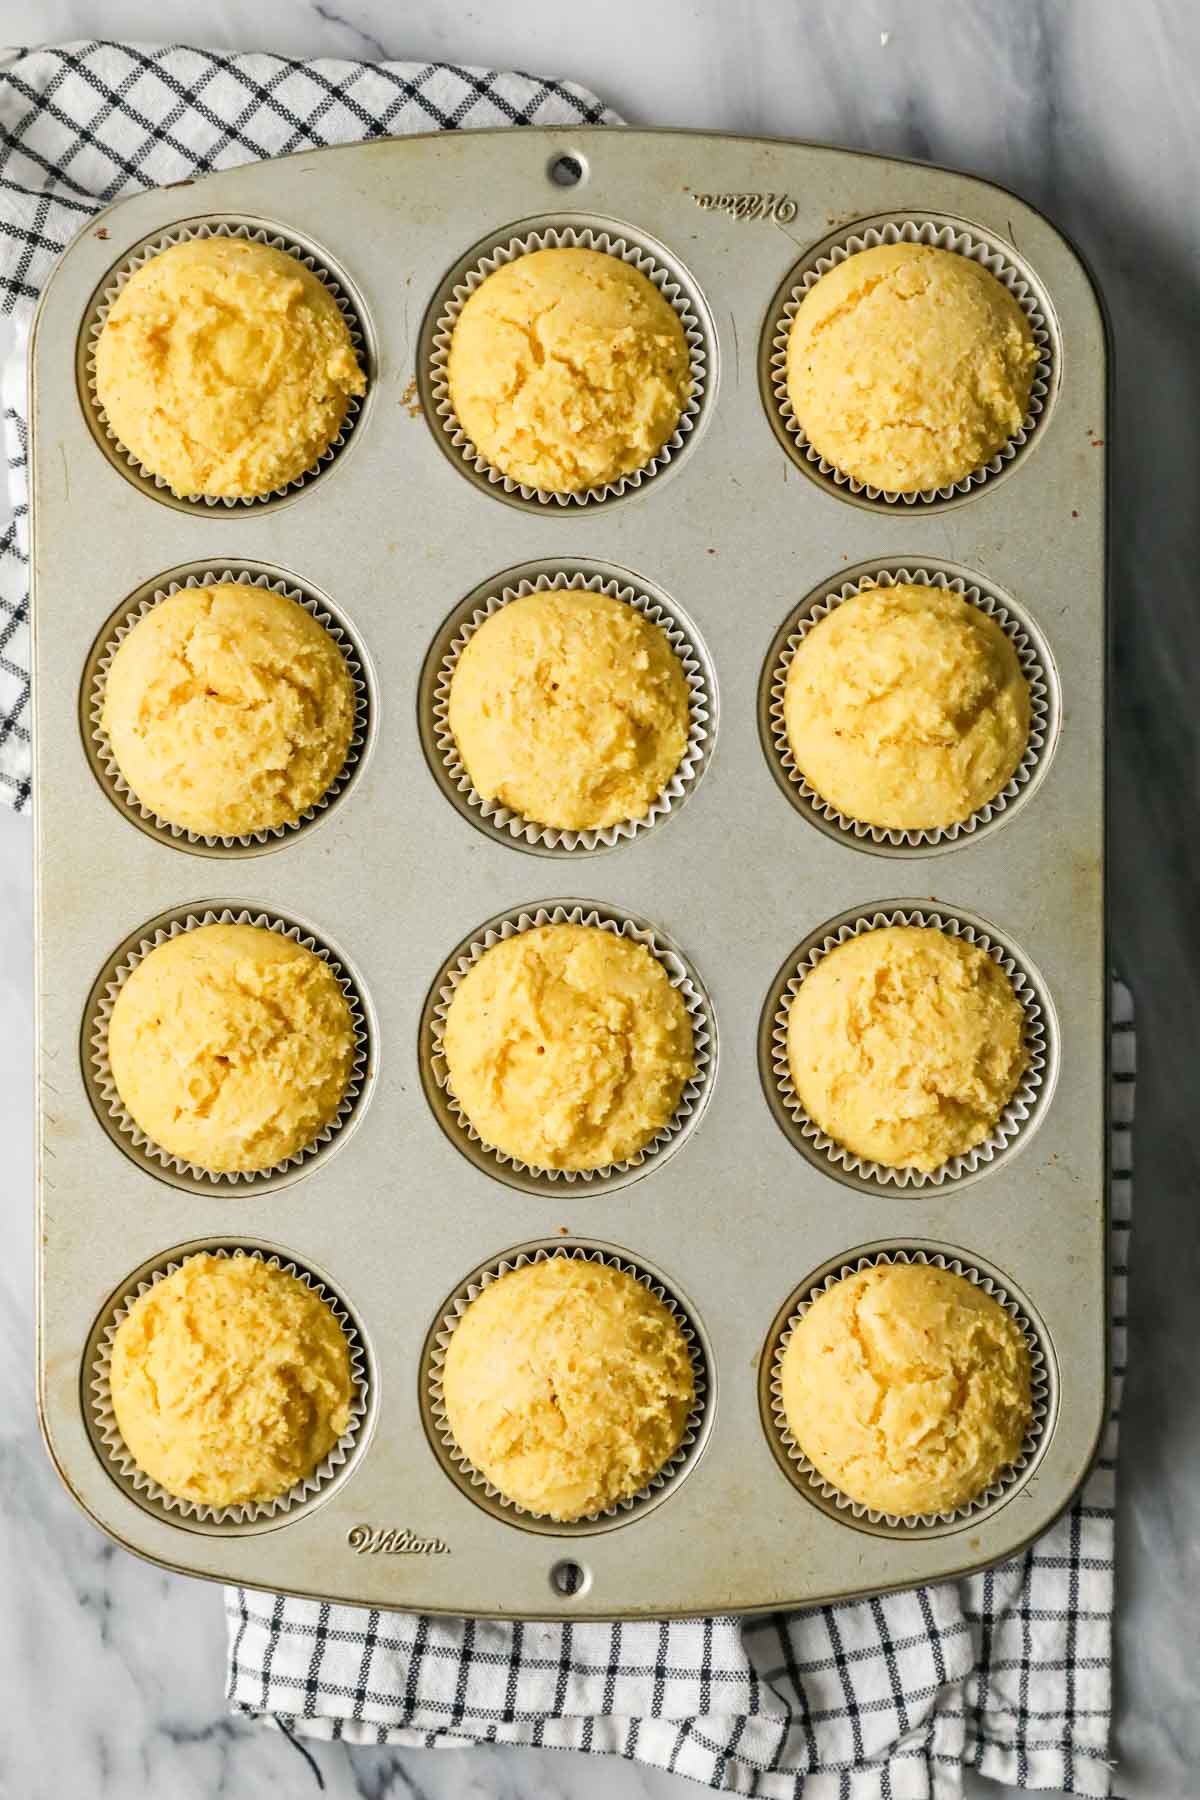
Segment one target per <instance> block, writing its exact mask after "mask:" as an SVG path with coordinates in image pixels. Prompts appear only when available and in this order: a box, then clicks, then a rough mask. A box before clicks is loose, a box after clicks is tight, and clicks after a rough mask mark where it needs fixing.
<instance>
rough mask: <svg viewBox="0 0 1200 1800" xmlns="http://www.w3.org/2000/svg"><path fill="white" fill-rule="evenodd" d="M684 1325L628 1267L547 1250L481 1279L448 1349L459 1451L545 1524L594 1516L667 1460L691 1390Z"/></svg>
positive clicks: (448, 1395) (449, 1405) (447, 1376)
mask: <svg viewBox="0 0 1200 1800" xmlns="http://www.w3.org/2000/svg"><path fill="white" fill-rule="evenodd" d="M694 1387H695V1382H694V1377H693V1374H692V1365H691V1359H690V1357H689V1355H688V1347H687V1342H686V1339H685V1338H684V1335H683V1331H682V1329H681V1327H680V1325H679V1323H678V1321H677V1320H676V1318H675V1317H674V1315H673V1314H672V1313H671V1311H670V1310H669V1308H668V1307H666V1306H665V1305H664V1304H663V1302H662V1301H661V1300H660V1299H659V1298H658V1296H657V1295H656V1294H653V1293H651V1291H650V1290H649V1288H647V1287H646V1286H644V1284H643V1283H642V1282H640V1281H638V1280H637V1279H636V1278H635V1277H634V1276H633V1275H629V1274H626V1273H625V1272H624V1271H623V1270H621V1269H617V1268H614V1267H612V1266H611V1265H610V1264H607V1263H598V1262H592V1261H585V1260H583V1259H581V1258H574V1257H565V1256H555V1257H551V1258H550V1259H549V1260H548V1261H545V1262H536V1263H527V1264H525V1265H524V1266H523V1267H522V1268H520V1269H514V1270H512V1271H510V1272H509V1273H508V1274H505V1275H502V1276H500V1277H499V1279H498V1280H496V1281H493V1282H491V1283H490V1284H489V1285H488V1286H487V1287H485V1288H484V1289H483V1290H482V1291H481V1293H480V1294H479V1295H478V1297H477V1298H476V1299H475V1300H473V1301H472V1302H471V1303H470V1305H469V1306H468V1308H467V1310H466V1312H465V1313H464V1314H463V1315H462V1317H461V1318H460V1320H459V1322H458V1324H457V1325H456V1327H455V1329H454V1331H453V1333H452V1334H451V1337H450V1342H449V1344H448V1346H447V1349H446V1360H445V1367H444V1370H443V1381H442V1388H443V1395H444V1399H445V1407H446V1417H447V1420H448V1422H449V1425H450V1429H451V1432H452V1433H453V1435H454V1438H455V1441H456V1442H457V1444H458V1446H459V1448H460V1449H461V1450H462V1451H463V1453H464V1455H465V1456H466V1457H467V1459H468V1460H469V1461H470V1463H471V1464H472V1465H473V1466H474V1467H475V1468H476V1469H477V1470H478V1471H479V1472H480V1473H481V1474H482V1475H484V1476H486V1478H487V1480H488V1481H490V1482H491V1484H492V1486H493V1487H495V1488H498V1489H499V1491H500V1493H502V1494H503V1495H504V1496H505V1497H506V1499H509V1500H511V1501H514V1502H515V1503H516V1504H517V1505H518V1506H522V1507H524V1508H525V1509H526V1510H527V1511H529V1512H532V1513H539V1514H542V1515H543V1516H545V1517H549V1518H552V1519H579V1518H584V1517H586V1516H588V1515H590V1514H593V1513H598V1512H603V1511H604V1510H605V1509H606V1508H608V1507H610V1506H614V1505H616V1504H617V1503H618V1502H619V1501H621V1500H624V1499H627V1498H629V1497H630V1496H632V1495H633V1494H636V1493H637V1492H638V1491H639V1489H641V1488H644V1487H645V1486H646V1484H647V1482H649V1481H650V1480H652V1479H653V1477H654V1476H655V1475H656V1474H657V1473H658V1471H659V1470H660V1469H661V1468H662V1467H663V1465H664V1464H665V1463H667V1462H669V1461H670V1459H671V1457H672V1456H673V1455H674V1453H675V1451H676V1450H677V1449H678V1447H679V1444H680V1442H681V1440H682V1438H683V1434H684V1429H685V1426H686V1424H687V1419H688V1414H689V1412H690V1411H691V1407H692V1402H693V1398H694Z"/></svg>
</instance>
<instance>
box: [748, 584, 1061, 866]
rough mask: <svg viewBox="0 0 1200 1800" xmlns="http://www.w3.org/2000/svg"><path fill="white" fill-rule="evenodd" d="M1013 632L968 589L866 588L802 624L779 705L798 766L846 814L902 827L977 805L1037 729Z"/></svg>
mask: <svg viewBox="0 0 1200 1800" xmlns="http://www.w3.org/2000/svg"><path fill="white" fill-rule="evenodd" d="M1029 717H1030V699H1029V683H1028V682H1027V681H1026V679H1025V675H1024V672H1023V671H1022V668H1021V664H1020V660H1019V658H1018V656H1017V652H1016V650H1015V648H1014V646H1013V643H1012V640H1011V638H1009V637H1008V635H1007V633H1006V632H1005V631H1004V630H1003V629H1002V628H1001V627H1000V626H999V625H998V624H997V623H996V621H995V620H994V619H992V618H989V616H988V615H987V614H986V613H984V612H981V611H980V609H979V608H978V607H977V606H972V605H971V604H970V602H969V601H967V600H964V599H963V598H962V597H961V596H960V595H958V594H954V593H949V592H947V591H946V590H945V589H942V588H935V587H921V586H909V585H908V584H904V585H901V586H897V587H887V588H882V587H881V588H870V589H868V590H867V591H866V592H865V593H861V594H856V595H853V596H852V597H851V598H850V599H849V600H844V601H843V602H842V603H841V605H840V606H836V607H834V609H833V611H832V612H831V613H829V614H827V615H826V617H825V618H824V619H822V620H821V621H820V623H819V624H817V625H814V626H813V628H812V630H811V631H808V632H806V633H805V635H804V637H803V638H802V639H801V640H800V643H799V645H798V646H797V648H796V653H795V655H794V657H793V658H792V662H791V666H790V668H789V669H788V676H787V684H786V688H785V691H784V700H783V718H784V725H785V728H786V730H787V738H788V743H789V745H790V747H791V751H792V756H793V757H794V759H795V762H796V766H797V768H798V769H800V771H801V772H802V774H803V775H804V776H805V778H806V779H807V781H808V782H809V785H810V786H811V787H813V788H815V789H816V791H817V793H818V794H820V796H821V798H822V799H823V800H825V801H826V802H827V803H828V804H829V805H831V806H834V807H836V808H837V809H838V811H839V812H842V813H844V814H845V815H846V817H847V818H850V819H858V820H861V821H862V823H863V824H866V825H882V826H888V827H891V828H893V829H895V830H898V831H900V830H904V831H907V830H913V831H916V830H921V829H923V828H925V829H931V830H932V829H936V828H938V827H943V826H947V825H953V824H956V823H957V822H959V821H960V820H962V819H969V818H970V816H971V814H972V813H973V812H975V811H976V810H977V809H978V808H979V807H981V806H984V805H986V804H987V802H988V801H989V800H994V799H995V797H996V795H997V794H998V793H999V792H1000V790H1001V788H1002V787H1004V785H1005V783H1006V782H1007V781H1008V780H1009V779H1010V778H1011V776H1012V774H1013V772H1014V770H1015V769H1016V768H1017V765H1018V764H1019V763H1020V761H1021V758H1022V756H1023V755H1024V754H1025V746H1026V744H1027V743H1028V741H1029Z"/></svg>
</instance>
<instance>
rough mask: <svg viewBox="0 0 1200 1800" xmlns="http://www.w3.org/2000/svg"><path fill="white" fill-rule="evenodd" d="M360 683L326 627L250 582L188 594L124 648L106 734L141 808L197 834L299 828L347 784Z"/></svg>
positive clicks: (150, 617)
mask: <svg viewBox="0 0 1200 1800" xmlns="http://www.w3.org/2000/svg"><path fill="white" fill-rule="evenodd" d="M354 717H355V698H354V684H353V680H352V678H351V674H350V669H349V666H348V665H347V662H346V658H345V656H344V655H343V654H342V652H341V650H340V649H339V648H338V646H337V644H336V643H335V642H334V640H333V639H332V638H331V637H330V635H329V633H328V632H327V631H326V630H325V627H324V626H323V625H321V624H320V623H319V622H318V620H316V619H315V618H314V617H313V615H312V614H311V613H310V612H309V611H308V610H307V609H306V608H305V607H303V606H301V605H299V603H298V602H297V601H295V600H289V599H288V598H287V596H286V595H284V594H278V593H275V592H273V591H272V590H271V589H269V588H262V587H256V586H253V585H252V584H250V583H247V582H218V583H217V584H216V585H214V586H210V587H194V588H182V589H181V590H180V591H179V592H178V593H176V594H171V595H168V597H167V598H166V599H165V600H161V601H159V603H158V605H157V606H155V607H153V608H152V609H151V611H150V612H148V613H145V614H144V615H143V616H142V618H141V619H139V620H138V622H137V624H136V625H135V626H134V627H133V629H132V630H131V631H130V632H129V633H128V634H127V635H126V636H125V637H124V638H123V639H122V641H121V644H120V646H119V648H118V650H117V653H116V655H115V656H114V657H113V660H112V663H111V664H110V666H109V670H108V674H107V676H106V678H105V684H104V706H103V713H102V717H101V725H102V728H103V730H104V732H105V735H106V736H107V738H108V741H109V744H110V746H111V748H112V752H113V755H114V757H115V758H116V761H117V765H118V767H119V768H120V771H121V774H122V775H123V777H124V778H125V780H126V782H127V783H128V784H129V786H130V788H131V789H132V790H133V792H134V794H135V795H136V797H137V799H138V800H139V801H140V802H141V804H142V805H143V806H144V807H146V808H148V809H149V810H150V811H151V812H153V813H155V814H156V815H157V816H158V817H159V818H160V819H162V820H165V822H166V823H167V824H169V825H174V826H177V827H179V828H180V829H182V830H186V831H191V832H193V833H195V834H196V835H197V836H201V837H204V836H213V837H241V836H245V835H248V834H250V833H253V832H256V831H268V830H273V829H275V828H277V827H279V826H282V825H291V824H295V823H296V822H297V821H298V820H299V819H300V818H301V817H302V815H303V814H304V813H305V812H306V811H307V810H308V808H309V807H311V806H313V805H315V804H316V802H317V801H318V800H319V799H320V798H321V796H322V795H323V794H324V793H325V792H326V790H327V789H328V787H329V785H330V783H331V782H332V781H333V780H335V779H336V777H337V776H338V775H339V774H340V773H341V770H342V767H343V765H344V763H345V760H346V753H347V750H348V749H349V746H350V739H351V736H352V735H353V731H354Z"/></svg>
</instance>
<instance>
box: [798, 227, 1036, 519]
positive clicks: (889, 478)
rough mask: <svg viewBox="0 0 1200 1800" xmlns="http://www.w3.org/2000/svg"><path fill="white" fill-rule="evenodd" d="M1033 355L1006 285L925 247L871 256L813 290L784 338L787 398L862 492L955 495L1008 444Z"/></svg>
mask: <svg viewBox="0 0 1200 1800" xmlns="http://www.w3.org/2000/svg"><path fill="white" fill-rule="evenodd" d="M1037 361H1038V350H1037V346H1036V344H1035V343H1034V338H1033V332H1032V330H1031V328H1030V325H1029V321H1028V319H1027V318H1026V316H1025V314H1024V313H1023V312H1022V310H1021V308H1020V306H1019V305H1018V303H1017V301H1016V300H1015V299H1014V298H1013V296H1012V294H1010V293H1009V291H1008V289H1007V288H1006V287H1005V286H1004V284H1003V283H1002V282H1001V281H998V280H997V279H996V277H995V276H994V275H993V274H992V273H991V271H990V270H989V269H986V268H984V267H983V265H982V264H981V263H977V262H974V261H973V260H972V259H971V258H970V257H968V256H961V255H960V254H959V253H958V252H957V251H955V250H941V249H938V248H936V247H935V246H933V245H930V244H880V245H878V246H877V247H876V248H874V249H869V250H860V251H858V252H857V253H856V254H855V255H853V256H848V257H847V258H846V260H845V261H844V262H841V263H838V264H837V265H836V266H835V267H834V268H832V269H830V270H828V271H827V273H826V274H824V275H822V276H821V277H820V279H819V280H818V281H816V282H814V284H813V286H812V287H811V288H810V289H809V290H808V292H807V294H806V295H805V296H804V299H803V300H802V301H801V303H800V305H799V306H798V307H797V309H796V314H795V317H794V319H793V320H792V326H791V330H790V332H789V334H788V345H787V390H788V399H789V400H790V401H791V406H792V411H793V413H794V415H795V417H796V421H797V423H798V424H799V426H800V427H801V429H802V430H803V432H804V434H805V436H806V437H807V438H808V441H809V443H810V444H811V445H812V447H813V449H814V450H816V451H817V453H818V454H819V455H821V456H823V457H824V458H825V460H826V461H827V462H829V463H832V465H833V467H834V468H835V469H840V470H841V471H842V473H843V474H846V475H850V476H852V477H853V478H854V479H855V480H856V481H861V482H863V483H864V484H865V485H867V486H869V487H877V488H881V489H883V490H885V491H886V492H890V493H902V494H911V493H918V492H920V491H922V490H924V489H933V488H940V487H949V486H953V484H954V483H955V482H956V481H961V480H962V479H963V477H964V476H966V475H969V474H970V473H971V471H972V470H973V469H978V468H981V467H982V466H983V465H984V464H985V463H987V462H989V461H990V460H991V458H992V457H993V456H994V455H995V454H996V452H997V451H998V450H1000V449H1002V448H1003V446H1004V445H1005V444H1006V443H1007V442H1008V440H1009V439H1010V438H1011V437H1012V436H1013V435H1014V433H1015V432H1017V431H1018V430H1019V429H1020V427H1021V424H1022V422H1023V420H1024V418H1025V415H1026V413H1027V412H1028V410H1029V397H1030V394H1031V392H1032V389H1033V378H1034V371H1035V369H1036V367H1037Z"/></svg>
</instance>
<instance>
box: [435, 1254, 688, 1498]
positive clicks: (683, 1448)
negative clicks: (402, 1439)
mask: <svg viewBox="0 0 1200 1800" xmlns="http://www.w3.org/2000/svg"><path fill="white" fill-rule="evenodd" d="M556 1256H565V1257H569V1258H571V1259H572V1260H573V1261H576V1262H597V1263H604V1264H605V1265H606V1266H607V1267H609V1268H612V1269H620V1270H621V1271H622V1273H623V1274H626V1275H632V1276H633V1277H634V1278H635V1280H637V1281H640V1282H641V1284H642V1286H643V1287H644V1288H648V1289H649V1291H650V1292H651V1293H652V1294H654V1295H655V1296H656V1297H657V1298H658V1299H659V1300H661V1301H662V1303H663V1305H664V1306H665V1307H666V1308H667V1310H668V1311H669V1312H670V1314H671V1316H672V1318H673V1319H674V1320H675V1322H676V1324H677V1325H678V1326H679V1328H680V1331H681V1332H682V1334H683V1337H684V1340H685V1342H686V1344H687V1347H688V1355H689V1357H690V1359H691V1364H692V1377H693V1381H694V1384H695V1386H694V1393H693V1399H692V1407H691V1411H690V1412H689V1413H688V1416H687V1421H686V1423H685V1425H684V1429H683V1436H682V1437H681V1438H680V1440H679V1443H678V1445H677V1446H676V1448H675V1450H674V1452H673V1453H672V1455H671V1456H670V1457H668V1459H667V1461H666V1462H665V1463H664V1464H663V1466H662V1468H661V1469H658V1470H657V1471H656V1472H655V1474H654V1475H652V1476H651V1478H650V1480H649V1481H648V1482H647V1483H646V1484H645V1486H644V1487H641V1488H639V1489H638V1490H637V1492H636V1493H634V1494H628V1495H626V1497H625V1498H624V1499H623V1500H618V1501H615V1502H614V1503H613V1505H611V1506H607V1507H605V1508H604V1509H603V1511H601V1512H593V1513H585V1514H583V1515H582V1516H581V1517H580V1518H578V1519H556V1520H554V1524H555V1525H556V1526H557V1527H558V1528H559V1529H560V1530H564V1529H570V1528H571V1527H575V1528H576V1529H578V1530H580V1531H586V1530H588V1529H589V1528H594V1527H595V1526H596V1525H598V1524H600V1523H601V1522H602V1521H603V1520H605V1519H615V1518H617V1517H619V1516H620V1515H622V1514H624V1513H630V1512H632V1511H633V1510H634V1509H635V1508H636V1507H638V1506H642V1505H644V1504H645V1502H646V1501H647V1500H649V1499H651V1498H652V1497H653V1496H654V1495H655V1494H657V1493H659V1492H660V1491H661V1490H662V1489H663V1488H664V1487H666V1485H667V1483H668V1482H670V1481H672V1480H673V1479H674V1478H675V1476H677V1475H678V1473H679V1471H680V1469H681V1468H682V1467H683V1465H684V1464H685V1463H686V1462H687V1460H688V1457H689V1456H690V1454H691V1452H692V1449H693V1448H694V1446H695V1444H696V1442H697V1439H698V1437H699V1435H700V1431H701V1427H702V1426H703V1423H704V1414H705V1408H706V1406H707V1394H708V1376H707V1370H706V1367H705V1360H704V1352H703V1350H702V1348H701V1346H700V1341H699V1339H698V1337H697V1336H696V1333H695V1331H694V1329H693V1327H692V1325H691V1322H690V1321H689V1319H688V1316H687V1314H686V1312H685V1311H684V1310H683V1308H682V1307H681V1306H680V1304H679V1302H678V1301H677V1300H676V1299H675V1297H674V1295H673V1294H671V1293H669V1292H668V1291H667V1289H666V1288H664V1287H663V1286H662V1284H661V1283H660V1282H658V1281H655V1280H653V1279H652V1277H651V1276H649V1275H647V1274H646V1273H645V1271H644V1270H642V1269H640V1268H639V1267H638V1266H637V1264H636V1263H632V1262H630V1261H628V1260H627V1259H626V1258H625V1257H622V1256H614V1255H612V1254H610V1253H608V1252H606V1251H603V1250H595V1249H590V1248H587V1247H586V1246H584V1245H579V1244H569V1243H567V1244H561V1245H558V1244H556V1245H553V1246H552V1247H550V1248H549V1249H545V1248H542V1249H538V1250H535V1251H534V1252H533V1253H532V1255H531V1254H530V1253H529V1252H528V1251H525V1250H522V1251H520V1252H519V1253H518V1254H517V1255H516V1256H508V1257H501V1258H498V1259H497V1261H496V1262H494V1263H491V1264H489V1265H488V1267H487V1268H486V1269H483V1270H481V1272H480V1273H479V1274H478V1275H475V1276H472V1277H471V1279H470V1280H469V1281H467V1282H464V1283H463V1285H462V1286H461V1287H460V1288H459V1290H458V1292H457V1293H456V1294H455V1296H454V1298H453V1300H452V1301H451V1304H450V1307H449V1310H448V1311H447V1312H445V1313H444V1314H443V1315H442V1322H441V1329H440V1330H439V1331H438V1332H437V1333H436V1334H435V1336H434V1341H433V1348H432V1351H431V1354H430V1356H429V1360H428V1363H427V1366H426V1370H425V1383H426V1389H427V1392H428V1395H429V1405H430V1412H431V1414H432V1418H433V1422H434V1426H435V1428H436V1430H437V1434H438V1438H439V1441H440V1444H441V1447H442V1451H443V1454H444V1457H445V1459H446V1460H447V1461H448V1462H449V1463H450V1464H452V1465H453V1468H454V1470H456V1471H457V1472H458V1473H459V1474H460V1475H462V1476H464V1477H465V1478H466V1480H467V1482H468V1483H469V1485H470V1486H471V1487H474V1488H478V1489H480V1490H481V1491H482V1492H483V1493H484V1494H486V1496H487V1498H488V1499H489V1500H494V1501H496V1502H497V1503H498V1504H499V1505H500V1506H502V1507H503V1508H504V1510H505V1511H506V1512H510V1513H512V1514H513V1516H514V1518H515V1519H548V1518H549V1517H550V1516H551V1515H550V1514H548V1513H536V1512H533V1511H532V1510H531V1509H530V1508H528V1507H525V1506H521V1505H519V1504H518V1503H517V1501H515V1500H510V1499H509V1498H508V1496H507V1494H503V1493H501V1491H500V1489H499V1488H497V1487H495V1486H494V1485H493V1484H492V1483H491V1482H490V1481H489V1480H488V1479H487V1477H486V1475H484V1474H482V1473H481V1472H480V1470H478V1469H477V1468H476V1467H475V1466H474V1464H473V1463H472V1462H470V1461H469V1460H468V1458H467V1457H466V1456H465V1455H464V1453H463V1451H462V1450H460V1449H459V1446H458V1444H457V1442H456V1440H455V1437H454V1433H453V1432H452V1431H451V1429H450V1421H449V1419H448V1418H447V1416H446V1405H445V1397H444V1395H443V1392H442V1371H443V1368H444V1365H445V1361H446V1350H447V1347H448V1346H449V1343H450V1339H451V1337H452V1336H453V1334H454V1330H455V1327H456V1326H457V1324H458V1322H459V1320H460V1319H461V1318H462V1316H463V1314H464V1313H465V1312H466V1310H467V1308H468V1306H469V1305H470V1304H471V1302H472V1301H473V1300H476V1299H478V1297H479V1295H480V1294H481V1293H482V1292H483V1290H484V1288H486V1287H490V1286H491V1284H492V1282H493V1281H498V1280H499V1278H500V1277H501V1276H502V1275H507V1274H509V1273H511V1271H512V1270H514V1269H522V1268H524V1267H525V1265H526V1264H527V1263H539V1262H548V1261H549V1260H550V1259H551V1258H552V1257H556Z"/></svg>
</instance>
